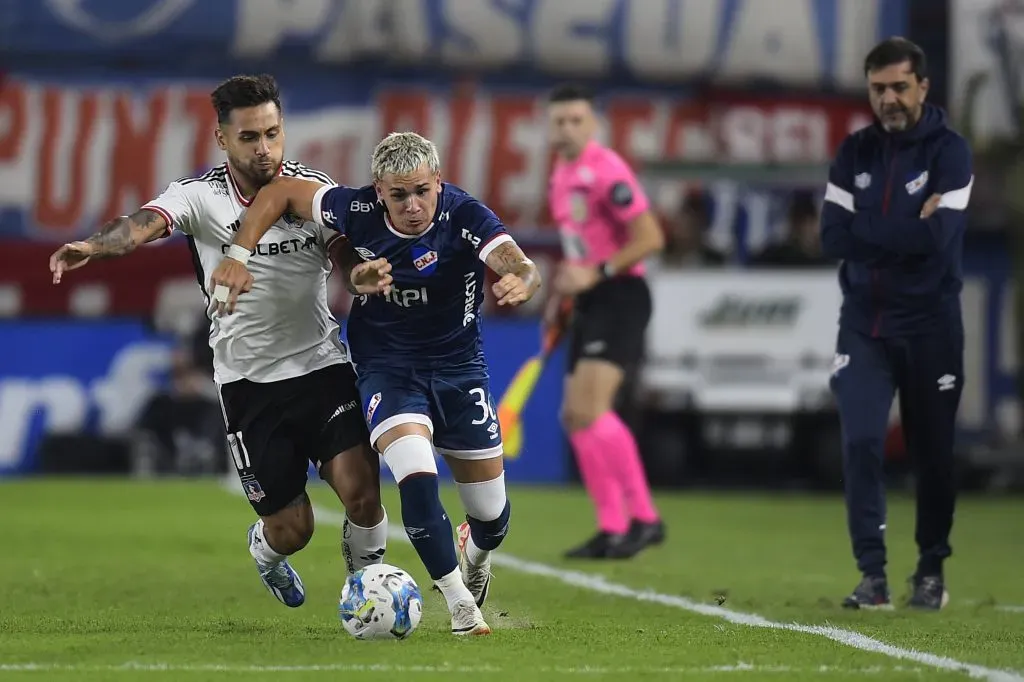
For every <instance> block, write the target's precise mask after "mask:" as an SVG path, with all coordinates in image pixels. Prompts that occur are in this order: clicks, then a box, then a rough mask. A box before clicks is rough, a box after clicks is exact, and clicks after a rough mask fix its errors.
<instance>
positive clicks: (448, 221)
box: [313, 184, 512, 367]
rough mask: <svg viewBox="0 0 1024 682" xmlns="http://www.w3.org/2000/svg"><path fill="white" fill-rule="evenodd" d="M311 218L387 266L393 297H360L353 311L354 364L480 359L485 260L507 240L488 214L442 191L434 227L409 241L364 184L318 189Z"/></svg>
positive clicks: (455, 191)
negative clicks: (388, 267)
mask: <svg viewBox="0 0 1024 682" xmlns="http://www.w3.org/2000/svg"><path fill="white" fill-rule="evenodd" d="M313 215H314V216H316V220H317V222H318V223H320V224H321V225H323V226H324V227H328V228H332V229H335V230H337V231H338V232H340V233H341V234H343V235H345V236H346V237H347V238H348V240H349V242H350V243H351V244H352V246H353V247H354V248H355V250H356V252H357V253H358V254H359V255H360V257H362V258H363V259H364V260H373V259H374V258H386V259H387V260H388V262H389V263H391V275H392V277H393V278H394V284H393V285H392V288H391V293H390V294H388V295H387V296H383V295H375V296H361V297H359V299H358V300H357V301H356V303H355V304H354V305H353V306H352V312H351V315H350V317H349V322H348V341H349V346H350V350H351V352H352V358H353V360H354V361H355V363H356V364H357V365H364V364H374V363H387V364H392V363H394V362H396V361H398V362H400V363H402V364H403V365H413V366H423V367H435V366H438V365H450V364H452V363H462V362H472V361H478V360H480V359H482V357H483V347H482V342H481V337H480V306H481V304H482V303H483V300H484V274H485V273H484V269H485V266H484V261H485V260H486V259H487V256H488V254H490V253H491V251H492V250H494V248H496V247H497V246H498V245H500V244H502V243H504V242H506V241H511V240H512V237H511V236H509V234H508V231H507V230H506V229H505V226H504V225H503V224H502V223H501V221H500V220H499V219H498V217H497V216H496V215H494V212H493V211H491V209H489V208H487V207H486V206H484V205H483V204H482V203H480V202H479V201H477V200H476V199H474V198H473V197H471V196H470V195H469V194H467V193H466V192H464V191H463V190H461V189H459V188H458V187H456V186H454V185H449V184H443V185H442V186H441V193H440V195H439V197H438V201H437V212H436V213H435V214H434V221H433V222H432V223H431V225H430V226H429V227H428V228H427V229H426V230H425V231H423V232H422V233H421V234H418V235H407V234H402V233H401V232H398V231H397V230H396V229H394V227H392V225H391V222H390V221H389V220H388V216H387V213H386V211H385V208H384V204H383V202H380V201H378V199H377V195H376V192H375V190H374V188H373V186H372V185H368V186H366V187H362V188H359V189H355V188H352V187H340V186H339V187H325V188H323V189H321V190H320V191H319V192H317V194H316V198H315V199H314V201H313Z"/></svg>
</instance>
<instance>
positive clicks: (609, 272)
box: [597, 261, 615, 279]
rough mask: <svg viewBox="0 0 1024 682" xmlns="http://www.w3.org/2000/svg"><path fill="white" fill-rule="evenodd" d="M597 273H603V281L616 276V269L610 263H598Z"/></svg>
mask: <svg viewBox="0 0 1024 682" xmlns="http://www.w3.org/2000/svg"><path fill="white" fill-rule="evenodd" d="M597 271H598V272H600V273H601V279H609V278H611V277H614V276H615V268H613V267H612V264H611V263H609V262H608V261H604V262H602V263H598V264H597Z"/></svg>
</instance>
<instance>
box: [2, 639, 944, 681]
mask: <svg viewBox="0 0 1024 682" xmlns="http://www.w3.org/2000/svg"><path fill="white" fill-rule="evenodd" d="M399 646H400V645H399ZM530 670H531V672H534V673H558V674H562V675H651V674H663V675H697V674H708V673H759V674H761V673H787V674H796V673H805V674H808V673H839V674H849V673H854V674H862V675H879V674H883V673H884V674H889V673H894V672H907V673H919V674H920V673H924V672H926V670H925V669H924V668H907V667H902V666H888V667H883V666H871V667H868V668H843V667H841V666H831V665H822V666H807V667H791V666H787V665H752V664H750V663H737V664H736V665H713V666H704V667H696V666H695V667H690V668H683V667H666V668H642V667H641V668H634V667H602V666H583V667H560V666H559V667H544V666H542V667H539V668H531V669H530ZM0 672H76V673H82V672H131V673H137V672H147V673H156V672H181V673H199V672H224V673H319V672H353V673H355V672H360V673H363V672H369V673H402V674H415V673H431V674H436V673H471V674H481V673H485V674H493V673H504V672H511V671H510V670H507V669H506V668H501V667H498V666H490V665H458V666H451V665H436V666H435V665H401V664H397V665H393V664H388V663H370V664H366V665H361V664H359V663H337V664H329V665H231V664H219V663H196V664H177V663H134V662H129V663H122V664H120V665H88V664H68V665H62V664H59V663H8V664H0Z"/></svg>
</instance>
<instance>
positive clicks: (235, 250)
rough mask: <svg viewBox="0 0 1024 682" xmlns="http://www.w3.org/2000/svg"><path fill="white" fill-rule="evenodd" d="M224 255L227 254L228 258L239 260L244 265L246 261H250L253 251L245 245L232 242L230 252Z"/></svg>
mask: <svg viewBox="0 0 1024 682" xmlns="http://www.w3.org/2000/svg"><path fill="white" fill-rule="evenodd" d="M224 255H226V256H227V257H228V258H231V259H233V260H236V261H238V262H239V263H241V264H242V265H245V264H246V263H248V262H249V256H251V255H252V251H250V250H249V249H247V248H245V247H244V246H239V245H238V244H232V245H231V246H229V247H228V252H227V253H226V254H224Z"/></svg>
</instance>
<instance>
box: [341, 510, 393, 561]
mask: <svg viewBox="0 0 1024 682" xmlns="http://www.w3.org/2000/svg"><path fill="white" fill-rule="evenodd" d="M381 511H383V512H384V518H383V519H381V521H380V523H378V524H377V525H376V526H374V527H373V528H363V527H362V526H357V525H356V524H354V523H353V522H352V521H351V520H349V518H348V517H347V516H346V517H345V522H344V523H343V524H342V527H341V555H342V557H344V559H345V570H347V571H348V574H349V575H352V574H353V573H355V572H356V571H358V570H360V569H363V568H366V567H367V566H370V565H372V564H379V563H381V562H382V561H383V559H384V550H385V549H386V548H387V545H388V513H387V512H386V511H384V508H383V507H382V508H381Z"/></svg>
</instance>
